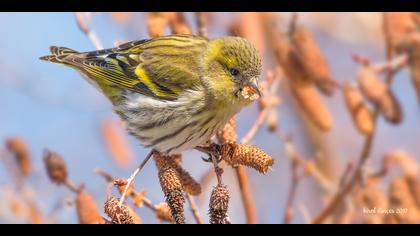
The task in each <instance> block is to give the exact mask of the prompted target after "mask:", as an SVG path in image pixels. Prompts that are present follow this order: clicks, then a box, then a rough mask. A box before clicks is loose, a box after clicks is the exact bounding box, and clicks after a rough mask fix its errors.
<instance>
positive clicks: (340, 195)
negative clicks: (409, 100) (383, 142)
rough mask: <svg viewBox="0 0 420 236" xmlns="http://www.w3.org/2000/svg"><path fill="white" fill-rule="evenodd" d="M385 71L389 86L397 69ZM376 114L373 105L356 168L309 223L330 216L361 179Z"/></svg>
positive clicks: (374, 130) (372, 138)
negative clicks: (371, 121) (371, 126)
mask: <svg viewBox="0 0 420 236" xmlns="http://www.w3.org/2000/svg"><path fill="white" fill-rule="evenodd" d="M388 59H389V60H388V64H389V65H391V64H393V61H394V60H391V58H388ZM400 61H402V62H403V61H404V60H400ZM394 68H395V67H394ZM397 68H400V67H399V66H398V67H397ZM386 72H387V75H386V78H385V82H386V84H387V85H388V86H390V85H391V83H392V82H393V78H394V75H395V73H396V72H397V71H396V70H386ZM378 116H379V108H378V106H375V107H374V111H373V120H374V127H373V131H372V132H371V134H369V135H368V136H366V139H365V142H364V145H363V148H362V152H361V154H360V158H359V162H358V163H357V165H356V170H355V171H354V173H353V175H352V176H351V177H350V179H349V181H348V182H347V184H345V185H343V187H342V188H341V189H340V190H339V191H338V192H337V194H336V195H335V196H333V198H332V199H331V200H330V202H329V203H328V205H327V206H326V207H325V208H323V209H322V210H321V212H319V213H318V214H317V215H316V216H315V218H314V219H313V220H312V221H311V223H313V224H319V223H323V222H324V221H325V220H326V219H327V218H328V216H330V215H331V214H332V213H333V212H334V211H335V210H336V209H337V207H338V206H339V205H340V204H341V203H342V202H343V200H344V198H345V197H346V196H347V194H348V193H350V191H351V190H352V189H353V187H354V186H355V185H356V184H357V183H358V182H359V180H360V179H361V176H362V173H363V168H364V166H365V164H366V162H367V160H368V159H369V156H370V152H371V150H372V146H373V141H374V137H375V133H376V129H377V120H378Z"/></svg>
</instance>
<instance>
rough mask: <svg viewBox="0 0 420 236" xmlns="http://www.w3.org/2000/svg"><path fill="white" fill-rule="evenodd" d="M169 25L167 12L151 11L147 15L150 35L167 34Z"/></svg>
mask: <svg viewBox="0 0 420 236" xmlns="http://www.w3.org/2000/svg"><path fill="white" fill-rule="evenodd" d="M167 25H168V19H167V17H166V15H165V13H162V12H150V13H148V15H147V29H148V31H149V36H150V37H152V38H154V37H160V36H163V35H165V29H166V26H167Z"/></svg>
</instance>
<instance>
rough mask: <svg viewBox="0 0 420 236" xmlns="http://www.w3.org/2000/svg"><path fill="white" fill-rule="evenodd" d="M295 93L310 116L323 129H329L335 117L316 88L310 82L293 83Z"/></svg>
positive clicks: (298, 101)
mask: <svg viewBox="0 0 420 236" xmlns="http://www.w3.org/2000/svg"><path fill="white" fill-rule="evenodd" d="M291 87H292V92H293V95H294V97H295V99H296V101H297V103H298V105H299V106H300V107H301V108H302V110H303V111H304V112H305V113H306V115H307V116H308V118H309V119H310V120H311V121H312V122H313V123H314V124H315V125H316V126H317V127H318V128H320V129H321V130H323V131H328V130H330V129H331V127H332V123H333V119H332V116H331V114H330V112H329V111H328V109H327V107H326V106H325V104H324V103H323V101H322V99H321V97H320V96H319V94H318V92H317V91H316V89H315V88H314V87H313V86H312V85H310V84H308V85H305V84H300V83H291Z"/></svg>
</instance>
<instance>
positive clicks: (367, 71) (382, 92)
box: [357, 66, 402, 124]
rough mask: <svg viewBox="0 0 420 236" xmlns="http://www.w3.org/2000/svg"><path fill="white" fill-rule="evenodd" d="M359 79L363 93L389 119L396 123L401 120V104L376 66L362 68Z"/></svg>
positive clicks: (358, 75)
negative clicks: (376, 69) (381, 77)
mask: <svg viewBox="0 0 420 236" xmlns="http://www.w3.org/2000/svg"><path fill="white" fill-rule="evenodd" d="M357 81H358V83H359V86H360V89H361V90H362V92H363V94H364V95H365V96H366V97H367V98H368V99H369V100H370V101H371V102H373V103H374V104H376V105H377V106H378V107H379V110H380V111H381V113H382V115H383V116H384V117H385V119H386V120H387V121H389V122H391V123H394V124H396V123H400V122H401V120H402V110H401V106H400V104H399V102H398V101H397V99H396V98H395V96H394V94H393V93H392V91H391V90H389V88H388V86H387V85H386V84H385V83H384V82H383V81H382V80H381V79H380V78H379V75H378V74H377V73H376V71H375V69H374V68H372V67H370V66H364V67H362V68H360V69H359V72H358V74H357Z"/></svg>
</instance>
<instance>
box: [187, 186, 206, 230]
mask: <svg viewBox="0 0 420 236" xmlns="http://www.w3.org/2000/svg"><path fill="white" fill-rule="evenodd" d="M186 195H187V201H188V204H189V205H190V209H191V213H192V214H193V216H194V219H195V221H196V222H197V224H203V219H202V218H201V216H200V212H199V211H198V207H197V204H196V203H195V200H194V197H193V196H191V194H189V193H187V194H186Z"/></svg>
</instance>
